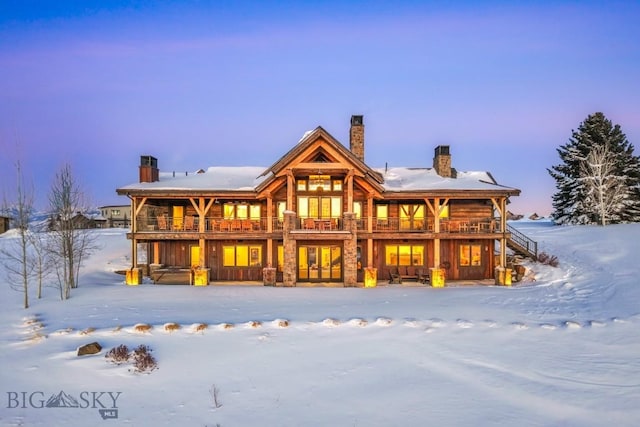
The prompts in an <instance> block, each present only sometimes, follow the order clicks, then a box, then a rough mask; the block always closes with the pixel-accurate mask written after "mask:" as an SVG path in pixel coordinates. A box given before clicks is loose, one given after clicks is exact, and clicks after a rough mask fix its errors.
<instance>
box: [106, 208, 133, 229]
mask: <svg viewBox="0 0 640 427" xmlns="http://www.w3.org/2000/svg"><path fill="white" fill-rule="evenodd" d="M98 209H100V212H101V215H102V218H104V219H105V220H106V223H105V226H106V227H108V228H129V227H130V226H131V205H113V206H101V207H99V208H98Z"/></svg>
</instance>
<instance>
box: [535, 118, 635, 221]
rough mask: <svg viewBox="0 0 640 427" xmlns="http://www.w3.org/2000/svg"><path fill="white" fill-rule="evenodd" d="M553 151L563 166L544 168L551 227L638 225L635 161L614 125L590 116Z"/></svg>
mask: <svg viewBox="0 0 640 427" xmlns="http://www.w3.org/2000/svg"><path fill="white" fill-rule="evenodd" d="M557 151H558V154H559V155H560V159H561V160H562V163H561V164H559V165H556V166H553V167H552V168H551V169H547V170H548V171H549V174H550V175H551V176H552V177H553V178H554V179H555V180H556V187H557V189H558V191H557V192H556V193H555V194H554V195H553V208H554V212H553V213H552V214H551V216H552V217H553V219H554V220H555V221H556V223H558V224H601V225H606V224H615V223H624V222H640V157H638V156H635V155H634V154H633V145H632V144H631V143H630V142H629V141H628V140H627V137H626V136H625V135H624V134H623V133H622V131H621V130H620V126H619V125H615V126H613V125H612V123H611V121H610V120H607V118H606V117H605V116H604V114H602V113H599V112H598V113H595V114H591V115H589V116H588V117H587V118H586V120H585V121H584V122H583V123H581V124H580V126H579V127H578V130H577V131H576V130H574V131H572V136H571V138H570V139H569V142H568V143H567V144H565V145H562V146H561V147H560V148H558V149H557Z"/></svg>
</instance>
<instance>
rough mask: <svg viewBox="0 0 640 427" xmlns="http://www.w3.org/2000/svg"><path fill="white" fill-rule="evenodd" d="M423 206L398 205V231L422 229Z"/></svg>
mask: <svg viewBox="0 0 640 427" xmlns="http://www.w3.org/2000/svg"><path fill="white" fill-rule="evenodd" d="M424 212H425V207H424V205H400V229H402V230H421V229H423V228H424Z"/></svg>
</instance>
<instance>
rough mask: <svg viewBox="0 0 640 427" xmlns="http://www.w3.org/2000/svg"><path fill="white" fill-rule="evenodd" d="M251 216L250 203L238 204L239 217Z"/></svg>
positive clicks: (237, 213)
mask: <svg viewBox="0 0 640 427" xmlns="http://www.w3.org/2000/svg"><path fill="white" fill-rule="evenodd" d="M248 217H249V206H248V205H238V206H236V218H238V219H247V218H248Z"/></svg>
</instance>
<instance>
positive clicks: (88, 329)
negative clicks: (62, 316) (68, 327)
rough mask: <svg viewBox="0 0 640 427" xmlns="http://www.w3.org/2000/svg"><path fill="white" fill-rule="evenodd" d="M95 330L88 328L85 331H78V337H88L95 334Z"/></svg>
mask: <svg viewBox="0 0 640 427" xmlns="http://www.w3.org/2000/svg"><path fill="white" fill-rule="evenodd" d="M95 331H96V328H93V327H90V328H87V329H85V330H82V331H80V335H89V334H90V333H92V332H95Z"/></svg>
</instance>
